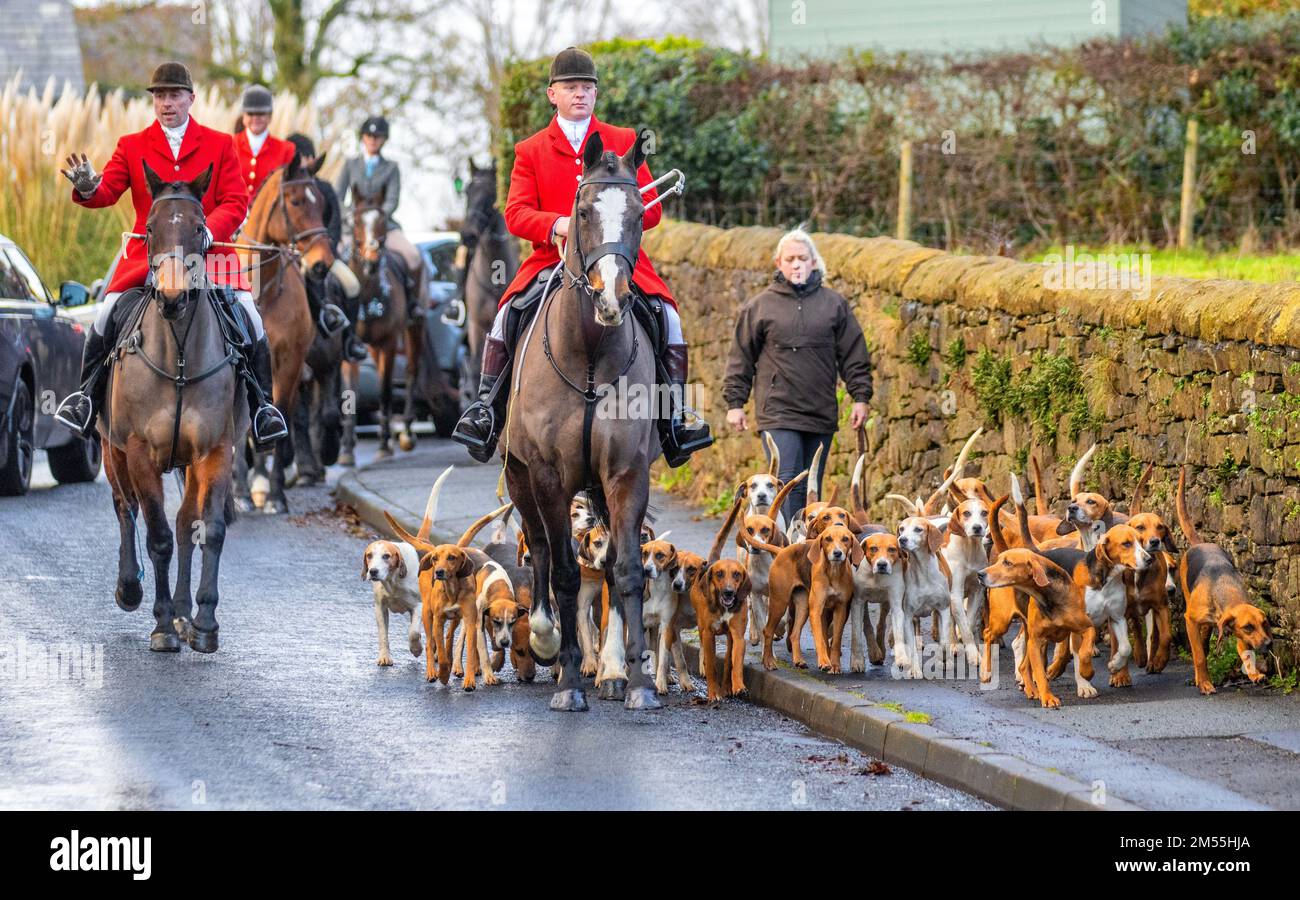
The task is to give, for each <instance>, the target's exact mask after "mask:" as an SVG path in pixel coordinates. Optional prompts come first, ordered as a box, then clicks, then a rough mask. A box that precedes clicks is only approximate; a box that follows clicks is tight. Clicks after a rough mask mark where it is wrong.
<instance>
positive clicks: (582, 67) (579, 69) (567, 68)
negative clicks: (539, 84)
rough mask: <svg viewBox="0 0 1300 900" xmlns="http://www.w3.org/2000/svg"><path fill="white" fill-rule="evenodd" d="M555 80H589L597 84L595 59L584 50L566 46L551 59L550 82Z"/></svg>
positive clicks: (552, 82) (553, 82)
mask: <svg viewBox="0 0 1300 900" xmlns="http://www.w3.org/2000/svg"><path fill="white" fill-rule="evenodd" d="M557 81H590V82H591V83H592V84H599V83H600V82H599V81H598V80H597V78H596V61H595V60H594V59H592V58H591V54H590V53H588V52H587V51H586V50H579V49H578V48H577V47H566V48H565V49H563V50H561V51H560V52H559V53H558V54H556V57H555V59H554V60H552V61H551V80H550V82H549V83H550V84H555V82H557Z"/></svg>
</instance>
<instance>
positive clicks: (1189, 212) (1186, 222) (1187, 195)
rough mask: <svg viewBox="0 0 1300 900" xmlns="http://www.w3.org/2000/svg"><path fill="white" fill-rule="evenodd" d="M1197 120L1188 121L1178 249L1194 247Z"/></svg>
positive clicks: (1179, 215)
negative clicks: (1193, 224) (1193, 221)
mask: <svg viewBox="0 0 1300 900" xmlns="http://www.w3.org/2000/svg"><path fill="white" fill-rule="evenodd" d="M1197 131H1198V128H1197V124H1196V119H1195V118H1190V119H1188V120H1187V143H1186V145H1185V146H1184V148H1183V202H1182V205H1181V208H1180V209H1179V213H1178V249H1179V250H1186V249H1187V248H1188V247H1190V246H1191V245H1192V219H1193V218H1194V217H1195V215H1196V143H1197V141H1196V139H1197Z"/></svg>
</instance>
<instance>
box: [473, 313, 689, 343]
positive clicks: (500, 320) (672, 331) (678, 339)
mask: <svg viewBox="0 0 1300 900" xmlns="http://www.w3.org/2000/svg"><path fill="white" fill-rule="evenodd" d="M508 309H510V306H509V304H507V305H506V306H503V307H501V308H500V309H498V310H497V317H496V318H495V319H493V320H492V335H491V336H492V337H494V338H496V339H497V340H498V341H503V340H505V337H506V311H507V310H508ZM664 316H665V318H667V320H668V343H670V344H684V343H686V338H685V337H684V336H683V335H682V319H681V316H679V315H677V309H676V307H674V306H673V305H672V304H671V303H665V304H664Z"/></svg>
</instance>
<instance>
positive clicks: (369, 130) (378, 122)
mask: <svg viewBox="0 0 1300 900" xmlns="http://www.w3.org/2000/svg"><path fill="white" fill-rule="evenodd" d="M360 133H361V134H363V135H366V134H373V135H374V136H375V137H382V138H386V137H388V120H387V119H385V118H384V117H383V116H371V117H370V118H368V119H366V120H365V121H364V122H362V123H361V131H360Z"/></svg>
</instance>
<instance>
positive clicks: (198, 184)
mask: <svg viewBox="0 0 1300 900" xmlns="http://www.w3.org/2000/svg"><path fill="white" fill-rule="evenodd" d="M211 183H212V163H208V167H207V168H206V169H204V170H203V172H202V173H201V174H200V175H199V177H198V178H195V179H194V180H193V181H191V182H190V190H191V191H193V192H194V196H195V197H198V198H199V199H200V200H202V199H203V195H204V194H206V193H207V192H208V185H209V184H211Z"/></svg>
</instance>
